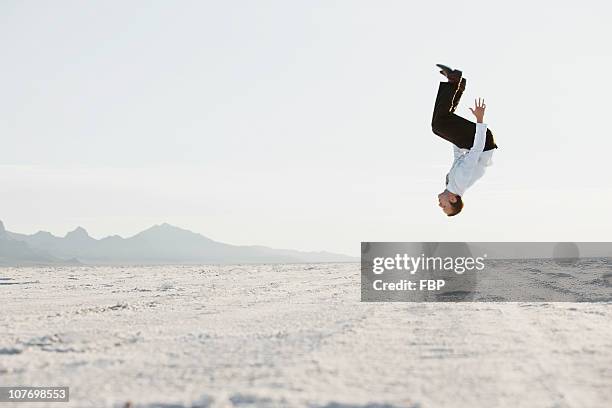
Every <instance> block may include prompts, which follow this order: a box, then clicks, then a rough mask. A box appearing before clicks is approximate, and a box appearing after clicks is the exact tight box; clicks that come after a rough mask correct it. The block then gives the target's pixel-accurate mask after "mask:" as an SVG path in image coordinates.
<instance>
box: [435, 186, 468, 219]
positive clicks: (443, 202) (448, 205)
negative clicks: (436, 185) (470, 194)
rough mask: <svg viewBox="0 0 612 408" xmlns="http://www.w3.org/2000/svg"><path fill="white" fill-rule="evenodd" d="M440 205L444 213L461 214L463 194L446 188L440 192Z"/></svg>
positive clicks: (450, 215) (450, 214)
mask: <svg viewBox="0 0 612 408" xmlns="http://www.w3.org/2000/svg"><path fill="white" fill-rule="evenodd" d="M438 205H439V206H440V207H441V208H442V211H444V214H446V215H448V216H449V217H452V216H453V215H457V214H459V213H460V212H461V210H462V209H463V200H461V196H458V195H457V194H453V193H451V192H450V191H448V190H444V191H443V192H441V193H440V194H438Z"/></svg>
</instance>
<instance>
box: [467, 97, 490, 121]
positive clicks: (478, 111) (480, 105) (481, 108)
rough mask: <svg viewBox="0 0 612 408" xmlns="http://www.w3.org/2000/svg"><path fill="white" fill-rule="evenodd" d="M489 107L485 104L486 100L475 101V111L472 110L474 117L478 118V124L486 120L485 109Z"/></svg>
mask: <svg viewBox="0 0 612 408" xmlns="http://www.w3.org/2000/svg"><path fill="white" fill-rule="evenodd" d="M486 108H487V105H485V103H484V99H482V98H478V99H475V100H474V109H472V108H470V110H471V111H472V113H473V114H474V116H476V122H478V123H482V120H483V119H484V114H485V109H486Z"/></svg>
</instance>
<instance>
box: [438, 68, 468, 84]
mask: <svg viewBox="0 0 612 408" xmlns="http://www.w3.org/2000/svg"><path fill="white" fill-rule="evenodd" d="M436 66H437V67H438V68H440V73H441V74H442V75H444V76H445V77H446V78H448V82H459V81H460V80H461V76H462V75H463V73H462V72H461V71H459V70H458V69H452V68H450V67H447V66H446V65H442V64H436Z"/></svg>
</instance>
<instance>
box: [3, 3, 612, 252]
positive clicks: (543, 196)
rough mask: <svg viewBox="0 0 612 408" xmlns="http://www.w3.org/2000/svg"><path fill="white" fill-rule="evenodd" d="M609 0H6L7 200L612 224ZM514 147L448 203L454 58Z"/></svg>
mask: <svg viewBox="0 0 612 408" xmlns="http://www.w3.org/2000/svg"><path fill="white" fill-rule="evenodd" d="M611 15H612V6H610V3H609V2H607V1H603V0H602V1H588V0H587V1H575V2H568V1H549V2H542V1H514V2H491V1H461V2H457V1H435V2H419V3H418V5H417V3H414V2H407V1H380V2H375V1H354V0H351V1H348V0H347V1H304V2H300V1H101V0H98V1H87V2H83V1H76V0H75V1H54V2H44V1H7V0H4V1H3V2H1V3H0V50H1V52H2V74H1V75H0V89H1V90H2V91H1V96H2V97H1V98H0V112H1V113H0V140H1V141H2V144H1V150H0V219H1V220H3V221H4V223H5V224H6V227H7V229H9V230H11V231H15V232H23V233H34V232H36V231H38V230H47V231H50V232H52V233H54V234H56V235H64V234H65V233H66V232H68V231H70V230H73V229H74V228H76V227H77V226H79V225H80V226H83V227H84V228H86V229H87V230H88V231H89V233H90V234H91V235H92V236H94V237H96V238H101V237H104V236H106V235H110V234H119V235H122V236H130V235H133V234H135V233H137V232H139V231H141V230H143V229H145V228H148V227H149V226H151V225H153V224H160V223H163V222H168V223H170V224H174V225H177V226H181V227H184V228H187V229H190V230H193V231H195V232H199V233H202V234H204V235H206V236H208V237H210V238H212V239H215V240H218V241H222V242H227V243H233V244H260V245H267V246H271V247H277V248H294V249H302V250H329V251H336V252H342V253H347V254H353V255H358V253H359V243H360V241H512V240H518V241H530V240H544V241H610V240H611V239H612V237H611V232H610V231H612V216H610V213H611V210H610V207H611V203H612V182H611V180H610V178H611V177H612V171H610V168H609V165H610V159H609V156H610V151H611V150H612V131H611V130H610V128H609V126H607V125H606V123H607V120H608V119H609V117H610V115H609V112H608V110H609V106H610V100H611V99H612V79H611V78H610V77H611V75H612V74H611V70H612V51H611V48H610V45H609V41H610V38H612V26H611V25H610V24H609V18H610V16H611ZM436 63H444V64H448V65H451V66H454V67H457V68H460V69H462V70H463V72H464V75H465V77H466V78H467V80H468V84H467V85H468V86H467V90H466V92H465V94H464V97H463V99H462V102H461V105H460V106H459V109H458V110H457V113H458V114H461V115H463V116H465V117H469V115H471V114H470V112H469V110H468V106H469V105H470V104H472V103H473V100H474V98H475V97H477V96H481V97H484V98H485V100H486V103H487V114H486V117H485V121H486V122H487V123H488V124H489V126H490V128H491V129H492V130H493V132H494V133H495V136H496V141H497V144H498V145H499V147H500V148H499V149H498V150H497V151H496V152H495V155H494V157H493V161H494V165H493V167H491V168H490V169H489V171H488V172H487V174H485V176H484V178H483V179H481V180H480V181H478V182H477V183H476V184H475V185H474V186H473V187H472V188H471V189H469V190H468V191H467V193H466V194H465V196H464V201H465V209H464V211H463V213H462V214H461V215H460V216H457V217H452V218H449V217H446V216H445V215H444V214H443V213H442V211H441V210H440V209H439V208H438V207H437V198H436V195H437V194H438V193H439V192H441V191H442V190H443V188H444V176H445V174H446V172H447V170H448V168H449V167H450V165H451V162H452V149H451V145H450V144H449V143H448V142H445V141H443V140H441V139H439V138H437V137H435V136H434V135H433V134H432V132H431V127H430V122H431V114H432V109H433V102H434V99H435V95H436V90H437V86H438V81H440V80H441V79H442V77H441V76H440V75H439V74H438V71H437V70H436V68H435V66H434V64H436Z"/></svg>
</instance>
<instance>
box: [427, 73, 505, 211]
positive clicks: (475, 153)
mask: <svg viewBox="0 0 612 408" xmlns="http://www.w3.org/2000/svg"><path fill="white" fill-rule="evenodd" d="M437 66H438V67H439V68H440V73H441V74H442V75H444V76H445V77H446V78H447V79H448V82H440V86H439V88H438V96H437V97H436V103H435V106H434V113H433V118H432V120H431V128H432V130H433V132H434V133H435V134H436V135H438V136H440V137H441V138H443V139H445V140H448V141H449V142H451V143H452V144H453V153H454V161H453V165H452V166H451V169H450V171H449V172H448V174H447V175H446V188H445V189H444V191H443V192H442V193H440V194H438V205H439V206H440V207H441V208H442V211H444V213H445V214H446V215H448V216H449V217H452V216H454V215H457V214H459V213H460V212H461V210H462V209H463V199H462V197H463V195H464V193H465V190H467V189H468V187H470V186H472V185H473V184H474V183H475V182H476V180H478V179H479V178H481V177H482V176H483V175H484V173H485V170H486V167H488V166H490V165H491V158H492V156H493V149H497V145H496V144H495V140H494V139H493V133H492V132H491V130H489V129H487V125H486V124H485V123H483V120H484V113H485V108H486V105H485V103H484V100H483V99H478V100H476V101H475V102H474V108H470V110H471V111H472V113H473V114H474V116H475V117H476V123H474V122H470V121H469V120H467V119H464V118H462V117H461V116H458V115H456V114H455V109H457V105H458V104H459V100H460V99H461V95H462V94H463V91H464V90H465V84H466V80H465V78H463V75H462V72H461V71H459V70H457V69H452V68H449V67H447V66H445V65H441V64H437Z"/></svg>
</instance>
